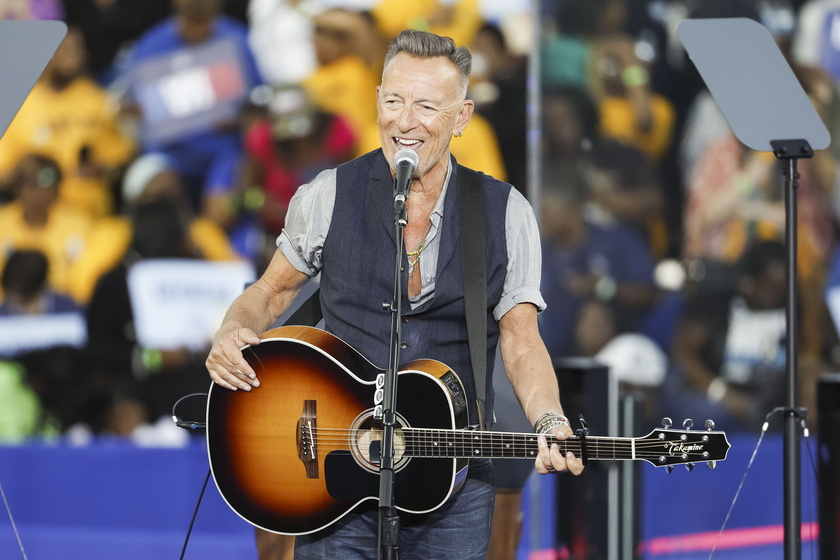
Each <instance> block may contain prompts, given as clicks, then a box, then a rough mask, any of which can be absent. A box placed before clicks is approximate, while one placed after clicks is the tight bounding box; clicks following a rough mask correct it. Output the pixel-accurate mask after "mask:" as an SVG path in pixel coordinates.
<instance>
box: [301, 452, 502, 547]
mask: <svg viewBox="0 0 840 560" xmlns="http://www.w3.org/2000/svg"><path fill="white" fill-rule="evenodd" d="M494 501H495V490H494V488H493V466H492V464H491V463H490V461H489V460H487V459H483V460H479V461H472V462H471V463H470V468H469V474H468V476H467V480H466V482H464V485H463V486H462V487H461V490H460V491H459V492H458V493H456V494H455V495H454V496H452V497H450V498H449V500H448V501H447V502H446V503H445V504H443V506H441V507H440V508H438V509H436V510H435V511H433V512H431V513H426V514H423V515H411V514H406V513H403V512H400V534H399V543H398V554H399V560H439V559H445V558H457V559H458V560H483V559H484V558H485V557H486V556H487V547H488V546H489V544H490V526H491V523H492V520H493V503H494ZM370 503H373V502H370ZM378 531H379V510H378V508H376V507H370V506H368V507H366V508H364V509H358V510H354V511H352V512H350V513H348V514H347V515H345V516H344V517H342V518H341V519H339V520H338V521H336V522H335V523H333V524H332V525H330V526H329V527H328V528H326V529H324V530H322V531H318V532H317V533H313V534H310V535H301V536H299V537H297V539H295V560H322V559H324V558H341V560H372V559H375V558H377V556H378V550H377V547H378V544H377V543H378V539H377V535H378Z"/></svg>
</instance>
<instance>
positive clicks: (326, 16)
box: [301, 9, 379, 136]
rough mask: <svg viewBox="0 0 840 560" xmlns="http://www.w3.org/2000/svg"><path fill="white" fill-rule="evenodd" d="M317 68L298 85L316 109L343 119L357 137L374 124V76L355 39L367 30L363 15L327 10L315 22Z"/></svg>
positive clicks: (346, 11) (376, 81) (375, 84)
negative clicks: (307, 94) (303, 89)
mask: <svg viewBox="0 0 840 560" xmlns="http://www.w3.org/2000/svg"><path fill="white" fill-rule="evenodd" d="M313 21H314V24H315V35H314V45H315V55H316V57H317V60H318V67H317V68H316V69H315V71H314V72H312V74H310V75H309V77H307V78H306V79H305V80H304V81H303V82H302V84H301V85H303V87H304V88H305V89H306V91H307V92H308V93H309V95H310V97H311V98H312V101H313V102H314V103H315V105H317V106H318V107H320V108H322V109H323V110H325V111H327V112H328V113H334V114H336V115H341V116H342V117H344V118H346V119H347V120H348V122H349V123H350V126H351V127H352V128H353V131H354V132H355V133H356V135H357V136H360V135H361V133H362V132H363V131H364V130H365V129H366V128H367V127H368V126H369V125H371V124H374V123H375V122H376V104H375V103H374V102H373V101H372V99H373V97H372V95H373V93H374V92H375V91H376V86H377V85H378V84H379V80H378V79H377V76H376V74H375V73H374V71H373V70H372V69H371V67H370V66H369V65H368V64H367V62H366V61H365V59H364V58H363V57H362V56H360V53H359V52H358V49H357V44H358V41H357V37H359V36H360V35H361V34H362V33H363V32H367V30H369V27H368V26H367V22H366V21H365V20H364V15H362V14H361V13H359V12H354V11H351V10H344V9H333V10H327V11H325V12H323V13H321V14H319V15H318V16H316V17H315V18H314V20H313Z"/></svg>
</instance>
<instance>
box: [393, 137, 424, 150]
mask: <svg viewBox="0 0 840 560" xmlns="http://www.w3.org/2000/svg"><path fill="white" fill-rule="evenodd" d="M394 142H395V143H396V144H397V146H402V147H404V148H413V147H415V146H418V145H419V144H420V140H409V139H408V138H394Z"/></svg>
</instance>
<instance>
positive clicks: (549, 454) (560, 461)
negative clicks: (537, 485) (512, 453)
mask: <svg viewBox="0 0 840 560" xmlns="http://www.w3.org/2000/svg"><path fill="white" fill-rule="evenodd" d="M568 435H569V434H562V435H561V434H560V433H558V434H557V436H558V438H559V439H566V437H568ZM538 444H539V455H538V456H537V459H536V460H535V467H536V469H537V472H538V473H540V474H549V473H553V472H563V471H569V472H570V473H572V474H574V475H578V474H580V473H581V472H583V462H581V460H580V459H578V458H577V457H576V456H575V454H574V453H572V452H571V451H569V452H567V453H566V455H565V456H564V455H563V454H562V453H561V452H560V447H559V446H558V445H557V444H556V443H552V444H551V446H549V445H548V442H547V440H546V437H545V436H544V435H541V436H540V437H539V439H538Z"/></svg>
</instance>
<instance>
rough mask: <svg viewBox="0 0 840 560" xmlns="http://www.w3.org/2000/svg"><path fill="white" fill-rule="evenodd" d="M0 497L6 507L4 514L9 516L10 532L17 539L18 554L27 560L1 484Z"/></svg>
mask: <svg viewBox="0 0 840 560" xmlns="http://www.w3.org/2000/svg"><path fill="white" fill-rule="evenodd" d="M0 496H3V504H4V505H5V506H6V513H8V514H9V521H11V522H12V530H13V531H14V533H15V538H16V539H17V543H18V547H20V553H21V554H22V555H23V560H29V557H28V556H26V549H25V548H23V541H22V540H20V533H19V532H18V528H17V524H16V523H15V518H14V516H13V515H12V508H11V507H10V506H9V500H7V499H6V492H5V491H4V490H3V485H2V484H0Z"/></svg>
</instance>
